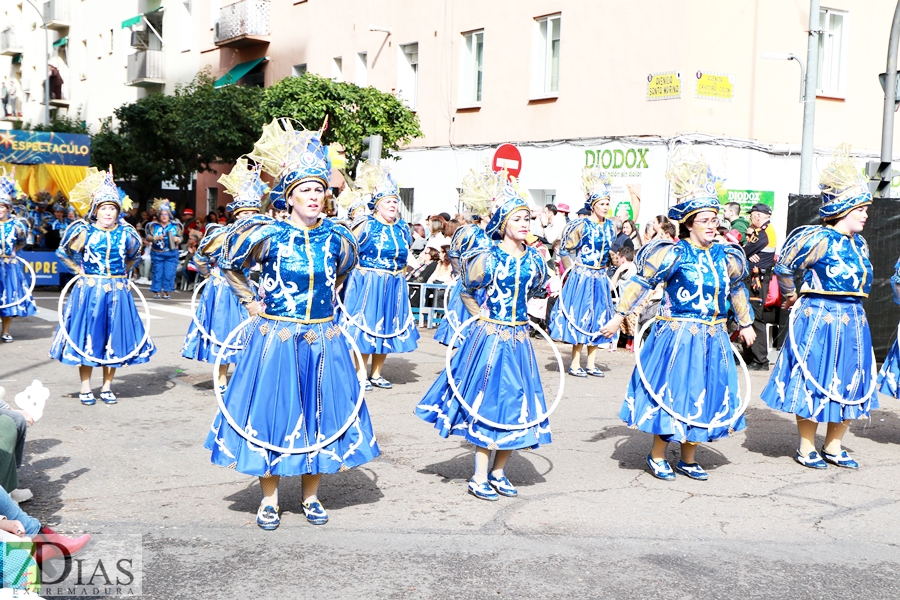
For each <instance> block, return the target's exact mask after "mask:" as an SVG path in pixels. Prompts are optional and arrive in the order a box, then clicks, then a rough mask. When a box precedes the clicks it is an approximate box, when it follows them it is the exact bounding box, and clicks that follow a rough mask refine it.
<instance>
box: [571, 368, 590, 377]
mask: <svg viewBox="0 0 900 600" xmlns="http://www.w3.org/2000/svg"><path fill="white" fill-rule="evenodd" d="M569 375H572V376H573V377H587V371H585V370H584V369H582V368H581V367H578V368H577V369H576V368H573V367H569Z"/></svg>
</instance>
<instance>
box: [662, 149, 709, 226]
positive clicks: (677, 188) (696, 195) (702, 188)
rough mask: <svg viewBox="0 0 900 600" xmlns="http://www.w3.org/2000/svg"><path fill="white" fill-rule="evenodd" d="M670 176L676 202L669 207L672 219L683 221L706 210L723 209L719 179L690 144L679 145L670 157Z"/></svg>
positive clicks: (667, 171) (667, 174)
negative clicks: (717, 187)
mask: <svg viewBox="0 0 900 600" xmlns="http://www.w3.org/2000/svg"><path fill="white" fill-rule="evenodd" d="M666 179H668V180H669V182H670V183H671V184H672V189H671V195H672V198H673V199H674V200H675V204H674V205H672V206H671V207H670V208H669V218H670V219H672V220H673V221H678V222H679V223H683V222H684V221H685V220H687V219H688V218H689V217H691V215H695V214H697V213H698V212H701V211H704V210H710V211H713V212H716V213H717V212H719V210H721V208H722V206H721V204H719V195H718V193H717V192H716V183H715V178H714V177H713V175H712V172H711V171H710V169H709V165H708V164H707V163H706V161H705V160H703V158H702V157H701V156H700V155H698V154H697V153H696V152H694V151H693V150H690V149H688V148H687V147H686V146H679V147H678V148H676V149H675V152H673V153H672V156H671V158H670V159H669V168H668V170H666Z"/></svg>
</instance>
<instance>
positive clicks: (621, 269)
mask: <svg viewBox="0 0 900 600" xmlns="http://www.w3.org/2000/svg"><path fill="white" fill-rule="evenodd" d="M613 261H614V262H615V265H616V272H615V273H613V276H612V279H610V283H609V287H610V288H613V289H615V290H616V292H617V294H616V295H617V297H619V298H621V297H622V290H624V289H625V285H626V284H627V283H628V281H629V280H630V279H631V278H632V277H634V274H635V273H636V272H637V267H636V266H635V264H634V248H630V247H628V246H622V247H621V248H620V249H619V250H618V251H617V252H616V253H615V254H614V255H613ZM638 317H639V312H638V311H633V312H631V313H630V314H629V315H628V316H627V317H625V320H624V321H622V325H621V327H620V328H619V331H620V332H622V337H623V338H624V339H625V350H627V351H628V352H634V336H635V335H637V330H638Z"/></svg>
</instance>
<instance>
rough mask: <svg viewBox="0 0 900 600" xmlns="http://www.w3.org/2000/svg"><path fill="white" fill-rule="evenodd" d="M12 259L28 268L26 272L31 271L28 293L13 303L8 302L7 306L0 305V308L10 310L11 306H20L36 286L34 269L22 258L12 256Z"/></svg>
mask: <svg viewBox="0 0 900 600" xmlns="http://www.w3.org/2000/svg"><path fill="white" fill-rule="evenodd" d="M13 258H15V259H16V260H18V261H21V262H22V264H23V265H25V266H26V267H28V270H29V271H31V286H29V288H28V291H27V292H25V295H24V296H22V297H21V298H19V299H18V300H16V301H15V302H9V303H8V304H0V308H10V307H12V306H18V305H19V304H22V303H23V302H25V301H26V300H28V298H30V297H31V294H32V293H33V292H34V286H35V285H37V274H36V273H35V272H34V267H32V266H31V263H30V262H28V261H27V260H25V259H24V258H22V257H21V256H14V257H13Z"/></svg>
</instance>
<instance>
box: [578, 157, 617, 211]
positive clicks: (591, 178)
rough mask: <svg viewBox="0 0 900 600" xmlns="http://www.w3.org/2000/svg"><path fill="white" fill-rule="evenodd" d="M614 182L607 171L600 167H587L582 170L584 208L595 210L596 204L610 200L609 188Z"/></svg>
mask: <svg viewBox="0 0 900 600" xmlns="http://www.w3.org/2000/svg"><path fill="white" fill-rule="evenodd" d="M611 184H612V180H611V179H610V177H609V175H607V174H606V172H605V171H602V170H601V169H600V168H598V167H585V168H584V169H582V170H581V189H582V190H583V191H584V197H585V202H584V207H585V208H586V209H588V210H593V208H594V203H596V202H597V201H598V200H601V199H603V198H609V186H610V185H611Z"/></svg>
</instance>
